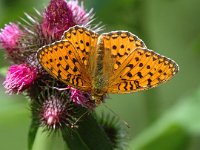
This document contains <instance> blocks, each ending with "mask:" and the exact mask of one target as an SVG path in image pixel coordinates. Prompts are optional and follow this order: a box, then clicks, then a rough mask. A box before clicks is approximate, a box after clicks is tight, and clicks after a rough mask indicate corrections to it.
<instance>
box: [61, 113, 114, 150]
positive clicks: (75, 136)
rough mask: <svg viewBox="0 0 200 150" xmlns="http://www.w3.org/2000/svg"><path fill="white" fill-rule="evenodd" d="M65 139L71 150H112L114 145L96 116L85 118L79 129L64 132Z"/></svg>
mask: <svg viewBox="0 0 200 150" xmlns="http://www.w3.org/2000/svg"><path fill="white" fill-rule="evenodd" d="M62 134H63V138H64V140H65V141H66V144H67V145H68V147H69V148H70V149H71V150H80V149H81V150H93V149H95V150H112V149H113V148H112V144H111V142H110V141H109V139H108V137H107V135H106V134H105V132H104V131H103V129H102V128H101V127H100V126H99V124H98V123H97V120H96V119H95V116H94V115H92V114H89V115H87V116H84V117H83V120H81V121H80V123H79V127H78V128H77V129H67V130H64V131H63V133H62Z"/></svg>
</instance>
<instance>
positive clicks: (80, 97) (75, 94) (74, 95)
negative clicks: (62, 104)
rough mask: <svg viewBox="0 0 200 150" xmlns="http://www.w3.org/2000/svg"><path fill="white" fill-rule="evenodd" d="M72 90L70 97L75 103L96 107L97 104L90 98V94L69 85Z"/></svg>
mask: <svg viewBox="0 0 200 150" xmlns="http://www.w3.org/2000/svg"><path fill="white" fill-rule="evenodd" d="M68 88H69V89H70V92H71V96H70V99H71V101H72V102H73V103H75V104H78V105H81V106H83V107H86V108H89V109H94V108H95V104H94V103H93V102H92V100H91V99H90V95H89V94H88V93H83V92H82V91H80V90H77V89H75V88H73V87H70V86H68Z"/></svg>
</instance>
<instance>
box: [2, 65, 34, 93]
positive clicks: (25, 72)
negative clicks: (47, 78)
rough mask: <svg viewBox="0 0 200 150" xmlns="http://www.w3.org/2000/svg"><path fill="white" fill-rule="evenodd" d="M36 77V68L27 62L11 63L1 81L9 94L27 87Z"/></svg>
mask: <svg viewBox="0 0 200 150" xmlns="http://www.w3.org/2000/svg"><path fill="white" fill-rule="evenodd" d="M36 77H37V69H36V68H35V67H30V66H28V65H27V64H20V65H12V66H10V68H9V69H8V73H7V76H6V79H5V81H4V83H3V85H4V87H5V89H6V92H7V93H9V94H12V93H17V94H18V93H20V92H22V91H24V90H25V89H27V88H28V87H29V86H30V85H31V84H32V83H33V81H34V80H35V79H36Z"/></svg>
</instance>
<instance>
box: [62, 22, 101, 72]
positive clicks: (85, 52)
mask: <svg viewBox="0 0 200 150" xmlns="http://www.w3.org/2000/svg"><path fill="white" fill-rule="evenodd" d="M98 36H99V35H98V34H97V33H95V32H93V31H92V30H89V29H87V28H85V27H82V26H78V25H76V26H74V27H71V28H69V30H67V31H65V32H64V34H63V37H62V39H63V40H68V41H70V42H71V43H72V44H73V46H74V47H75V49H76V51H77V53H78V55H79V57H80V61H81V62H82V63H83V64H84V65H83V67H85V68H86V69H88V68H90V61H91V60H90V58H91V53H93V52H94V51H95V49H96V45H97V39H98Z"/></svg>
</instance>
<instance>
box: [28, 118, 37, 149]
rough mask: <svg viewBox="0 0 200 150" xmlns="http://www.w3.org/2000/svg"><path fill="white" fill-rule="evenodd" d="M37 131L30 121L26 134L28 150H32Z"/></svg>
mask: <svg viewBox="0 0 200 150" xmlns="http://www.w3.org/2000/svg"><path fill="white" fill-rule="evenodd" d="M37 131H38V127H37V126H36V125H35V123H34V121H32V123H31V125H30V128H29V133H28V150H32V147H33V143H34V141H35V137H36V133H37Z"/></svg>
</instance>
